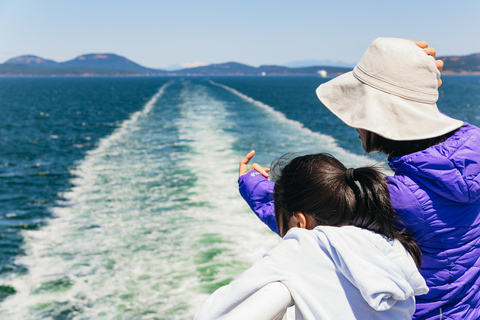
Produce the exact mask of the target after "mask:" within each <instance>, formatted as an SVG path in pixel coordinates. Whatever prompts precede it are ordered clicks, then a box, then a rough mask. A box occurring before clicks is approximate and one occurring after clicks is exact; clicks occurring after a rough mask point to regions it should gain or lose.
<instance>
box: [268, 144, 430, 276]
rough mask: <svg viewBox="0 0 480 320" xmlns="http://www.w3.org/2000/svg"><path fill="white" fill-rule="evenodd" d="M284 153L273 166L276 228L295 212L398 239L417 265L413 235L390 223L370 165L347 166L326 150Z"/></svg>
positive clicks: (385, 196) (379, 180)
mask: <svg viewBox="0 0 480 320" xmlns="http://www.w3.org/2000/svg"><path fill="white" fill-rule="evenodd" d="M288 157H290V155H286V156H284V157H282V158H280V159H279V160H277V162H276V163H275V164H274V166H273V168H272V176H273V177H274V179H275V187H274V201H275V219H276V221H277V226H278V230H279V231H280V230H285V231H286V230H288V221H289V220H290V217H291V216H292V215H293V214H294V213H296V212H302V213H303V214H305V215H309V216H310V217H312V218H313V219H314V221H315V222H316V224H317V225H329V226H338V227H340V226H345V225H353V226H356V227H359V228H364V229H368V230H371V231H374V232H376V233H379V234H382V235H384V236H386V237H388V238H389V239H398V240H399V241H400V242H401V243H402V244H403V246H404V247H405V249H406V250H407V251H408V252H409V253H410V255H411V256H412V257H413V259H414V260H415V263H416V264H417V266H418V267H420V265H421V252H420V249H419V248H418V246H417V244H416V243H415V241H414V239H413V238H412V237H411V236H409V235H408V234H406V233H404V232H402V231H400V230H398V229H396V228H395V226H394V220H395V219H396V217H395V214H394V212H393V209H392V205H391V201H390V195H389V191H388V188H387V184H386V182H385V177H384V175H383V174H382V173H381V172H380V171H379V170H378V169H376V168H375V167H362V168H357V169H353V168H350V169H347V168H346V167H345V166H344V165H343V164H342V163H341V162H339V161H338V160H337V159H336V158H334V157H333V156H331V155H329V154H325V153H320V154H313V155H306V156H300V157H297V158H294V159H293V160H291V161H288Z"/></svg>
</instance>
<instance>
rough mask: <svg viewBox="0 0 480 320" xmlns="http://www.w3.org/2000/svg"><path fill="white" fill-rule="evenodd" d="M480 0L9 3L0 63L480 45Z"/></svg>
mask: <svg viewBox="0 0 480 320" xmlns="http://www.w3.org/2000/svg"><path fill="white" fill-rule="evenodd" d="M479 12H480V1H479V0H468V1H464V0H458V1H446V0H437V1H431V0H415V1H413V0H402V1H393V0H381V1H380V0H378V1H371V0H355V1H353V0H350V1H344V0H335V1H333V0H329V1H320V0H317V1H313V0H298V1H283V0H275V1H270V0H268V1H262V0H242V1H229V0H223V1H220V0H218V1H210V0H203V1H200V0H197V1H192V0H170V1H163V0H156V1H154V0H136V1H122V0H117V1H110V0H103V1H102V0H95V1H93V0H82V1H68V0H41V1H40V0H0V63H3V62H5V61H6V60H7V59H9V58H12V57H15V56H19V55H24V54H34V55H38V56H41V57H43V58H46V59H52V60H55V61H66V60H70V59H73V58H75V57H77V56H79V55H81V54H85V53H116V54H119V55H122V56H124V57H126V58H128V59H131V60H133V61H135V62H137V63H139V64H141V65H144V66H147V67H152V68H162V67H167V66H169V65H173V64H180V65H185V64H189V63H197V62H201V63H206V64H210V63H223V62H228V61H236V62H241V63H245V64H249V65H252V66H258V65H262V64H285V63H287V62H290V61H295V60H305V59H316V60H326V59H330V60H341V61H345V62H353V63H354V62H356V61H358V60H359V59H360V57H361V56H362V55H363V53H364V52H365V50H366V49H367V48H368V46H369V44H370V43H371V42H372V41H373V40H374V39H375V38H377V37H384V36H386V37H399V38H409V39H415V40H427V41H428V42H429V44H430V45H431V46H434V47H435V48H436V49H437V52H438V54H439V55H466V54H471V53H479V52H480V34H479V32H480V19H479V18H478V16H479Z"/></svg>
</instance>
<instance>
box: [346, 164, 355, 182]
mask: <svg viewBox="0 0 480 320" xmlns="http://www.w3.org/2000/svg"><path fill="white" fill-rule="evenodd" d="M345 181H346V182H347V183H348V184H350V183H352V182H353V181H355V168H348V169H347V171H345Z"/></svg>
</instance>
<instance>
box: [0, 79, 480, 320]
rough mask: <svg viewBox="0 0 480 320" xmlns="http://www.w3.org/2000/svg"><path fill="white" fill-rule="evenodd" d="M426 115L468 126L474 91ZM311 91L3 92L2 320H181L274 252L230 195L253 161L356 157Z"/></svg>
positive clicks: (17, 88)
mask: <svg viewBox="0 0 480 320" xmlns="http://www.w3.org/2000/svg"><path fill="white" fill-rule="evenodd" d="M442 79H443V85H442V87H441V88H440V100H439V102H438V106H439V108H440V109H441V111H442V112H444V113H446V114H448V115H451V116H453V117H455V118H458V119H461V120H464V121H467V122H470V123H472V124H475V125H480V76H443V77H442ZM327 80H328V79H322V78H316V77H214V78H194V77H192V78H154V77H152V78H148V77H145V78H137V77H131V78H129V77H124V78H123V77H119V78H99V77H91V78H0V110H1V117H0V301H1V302H0V318H1V319H109V320H110V319H191V318H192V316H193V314H194V312H195V310H196V308H197V307H198V306H199V305H200V304H201V303H202V301H204V300H205V299H206V297H207V296H208V295H209V294H210V293H211V292H213V291H214V290H215V289H217V288H218V287H220V286H222V285H225V284H227V283H229V282H230V281H231V280H232V279H234V278H235V277H237V276H238V275H239V274H240V273H241V272H242V271H243V270H245V269H246V268H248V267H249V266H250V265H251V264H252V263H253V262H254V261H256V260H257V259H259V258H260V257H261V256H262V254H263V253H265V252H266V251H267V250H268V249H270V248H272V247H273V246H275V245H276V244H277V243H278V242H279V238H278V237H277V236H276V235H274V234H273V233H271V232H270V231H269V230H268V228H267V227H265V226H264V225H263V224H262V223H260V222H259V221H258V220H257V218H256V217H255V216H254V214H252V213H251V212H250V211H249V208H248V206H247V205H246V204H245V203H244V202H243V200H242V199H241V197H240V195H239V194H238V189H237V175H238V173H237V171H238V163H239V161H240V160H241V159H242V158H243V157H244V155H245V154H246V153H248V152H249V151H250V150H252V149H255V150H256V152H257V155H256V156H255V158H254V159H255V162H258V163H260V164H261V165H264V166H268V165H269V164H270V163H271V162H272V161H273V160H275V159H276V158H278V157H279V156H280V155H282V154H284V153H287V152H300V153H305V152H329V153H332V154H334V155H335V156H337V157H338V158H339V159H340V160H341V161H343V162H345V164H346V165H347V166H360V165H363V164H369V163H372V162H373V163H377V162H380V163H382V164H385V159H384V158H383V157H379V156H366V155H365V154H364V153H363V151H362V149H361V145H360V142H359V140H358V134H357V133H356V132H355V130H353V129H351V128H349V127H347V126H346V125H344V124H343V123H342V122H341V121H339V120H338V119H337V118H336V117H335V116H333V114H331V113H330V112H329V111H328V110H327V109H326V108H324V107H323V106H322V105H321V103H320V102H319V101H318V99H317V97H316V95H315V89H316V87H317V86H318V85H320V84H321V83H322V82H325V81H327Z"/></svg>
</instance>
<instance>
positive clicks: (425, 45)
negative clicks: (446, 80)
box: [412, 40, 443, 87]
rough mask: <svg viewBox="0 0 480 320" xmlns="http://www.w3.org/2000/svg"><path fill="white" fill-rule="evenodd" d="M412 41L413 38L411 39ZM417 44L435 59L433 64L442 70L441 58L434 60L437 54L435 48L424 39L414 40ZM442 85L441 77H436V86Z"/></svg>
mask: <svg viewBox="0 0 480 320" xmlns="http://www.w3.org/2000/svg"><path fill="white" fill-rule="evenodd" d="M412 41H413V40H412ZM414 42H415V44H416V45H417V46H419V47H420V48H422V49H423V51H424V52H425V53H426V54H428V55H429V56H432V57H433V59H434V60H435V65H436V66H437V69H438V71H440V72H442V69H443V61H442V60H436V59H435V56H436V54H437V52H436V50H435V48H432V47H429V46H428V42H426V41H414ZM441 85H442V79H438V86H439V87H440V86H441Z"/></svg>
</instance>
